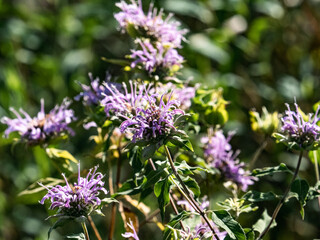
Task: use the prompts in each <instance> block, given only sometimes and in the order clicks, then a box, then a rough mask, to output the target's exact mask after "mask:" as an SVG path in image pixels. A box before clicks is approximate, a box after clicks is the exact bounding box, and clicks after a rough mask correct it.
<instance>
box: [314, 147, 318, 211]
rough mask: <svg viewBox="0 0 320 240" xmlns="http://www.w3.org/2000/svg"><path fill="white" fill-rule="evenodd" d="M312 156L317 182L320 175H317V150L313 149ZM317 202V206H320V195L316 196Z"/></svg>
mask: <svg viewBox="0 0 320 240" xmlns="http://www.w3.org/2000/svg"><path fill="white" fill-rule="evenodd" d="M313 157H314V169H315V171H316V178H317V182H319V180H320V177H319V165H318V156H317V152H316V151H313ZM318 204H319V208H320V197H318Z"/></svg>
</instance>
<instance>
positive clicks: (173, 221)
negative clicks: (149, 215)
mask: <svg viewBox="0 0 320 240" xmlns="http://www.w3.org/2000/svg"><path fill="white" fill-rule="evenodd" d="M191 214H192V213H191V212H186V211H182V212H180V213H179V214H178V215H176V216H175V217H174V218H172V219H171V220H170V222H168V224H167V226H166V228H165V229H164V232H163V240H169V239H170V237H171V231H172V229H171V228H175V226H177V225H178V224H179V223H180V222H181V221H182V220H184V219H186V218H188V217H189V216H190V215H191ZM168 226H170V227H171V228H169V227H168Z"/></svg>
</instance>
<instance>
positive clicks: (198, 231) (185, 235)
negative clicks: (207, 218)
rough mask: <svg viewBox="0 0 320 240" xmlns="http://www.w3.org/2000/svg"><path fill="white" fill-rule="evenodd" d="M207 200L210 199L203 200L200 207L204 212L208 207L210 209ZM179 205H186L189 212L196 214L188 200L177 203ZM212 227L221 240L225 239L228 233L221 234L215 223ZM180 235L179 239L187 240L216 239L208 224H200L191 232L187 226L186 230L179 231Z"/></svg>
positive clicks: (205, 197)
mask: <svg viewBox="0 0 320 240" xmlns="http://www.w3.org/2000/svg"><path fill="white" fill-rule="evenodd" d="M207 199H208V197H207V196H204V197H203V198H202V202H201V204H200V206H199V207H200V208H201V209H202V210H203V211H204V210H206V208H207V207H209V201H208V200H207ZM177 204H178V205H184V207H185V208H186V210H188V211H191V212H196V210H195V209H194V208H193V207H192V206H191V205H190V203H189V202H188V201H186V200H180V201H178V202H177ZM212 225H213V228H214V230H215V233H216V234H217V235H218V238H219V239H220V240H222V239H224V238H225V237H226V235H227V232H225V231H223V232H220V231H219V229H218V227H217V226H216V225H215V224H214V223H213V222H212ZM179 235H180V236H179V237H180V238H179V239H186V240H187V239H190V240H192V239H194V240H196V239H202V238H209V237H211V238H210V239H216V238H215V237H214V236H213V234H212V231H211V229H210V227H209V226H208V224H207V223H199V224H197V225H196V226H195V227H194V229H193V230H191V229H190V227H189V226H187V227H186V229H185V230H179Z"/></svg>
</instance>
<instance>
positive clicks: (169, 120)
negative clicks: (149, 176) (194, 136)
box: [120, 91, 184, 142]
mask: <svg viewBox="0 0 320 240" xmlns="http://www.w3.org/2000/svg"><path fill="white" fill-rule="evenodd" d="M144 97H145V99H146V100H147V102H148V106H147V107H146V108H144V109H142V108H137V109H136V114H135V115H134V116H133V117H131V118H129V117H127V118H126V120H125V121H124V122H122V124H121V126H120V129H121V131H122V132H126V131H129V132H131V133H132V134H133V137H132V141H133V142H136V140H137V139H143V140H147V141H148V140H152V139H157V138H159V137H164V136H166V135H168V134H170V133H171V131H175V130H176V127H175V126H174V123H175V118H176V116H179V115H183V114H184V111H182V110H181V109H179V108H178V107H179V104H180V103H179V102H178V101H176V100H171V96H169V98H168V101H167V102H166V103H165V101H164V100H163V95H162V96H161V98H160V101H159V103H157V96H156V95H151V96H150V95H149V94H148V92H147V91H146V92H145V96H144Z"/></svg>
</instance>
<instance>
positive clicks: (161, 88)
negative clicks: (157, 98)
mask: <svg viewBox="0 0 320 240" xmlns="http://www.w3.org/2000/svg"><path fill="white" fill-rule="evenodd" d="M197 87H198V85H196V86H195V87H189V86H188V85H187V84H186V85H184V86H179V87H178V86H176V85H175V84H173V83H171V82H168V83H166V84H161V83H158V84H157V88H151V89H150V93H153V92H157V93H158V94H159V95H163V94H165V93H167V92H173V93H172V96H171V99H174V100H177V101H179V102H180V106H179V108H180V109H182V110H184V111H186V110H188V109H189V108H190V106H191V100H192V99H193V98H194V97H195V94H196V89H197Z"/></svg>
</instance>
